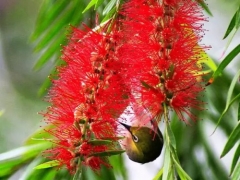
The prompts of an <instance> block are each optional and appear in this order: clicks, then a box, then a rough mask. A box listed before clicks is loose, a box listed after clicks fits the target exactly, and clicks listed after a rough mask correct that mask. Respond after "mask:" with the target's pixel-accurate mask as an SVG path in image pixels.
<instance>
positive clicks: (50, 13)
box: [31, 0, 71, 40]
mask: <svg viewBox="0 0 240 180" xmlns="http://www.w3.org/2000/svg"><path fill="white" fill-rule="evenodd" d="M69 3H71V1H66V0H61V2H59V1H56V2H55V3H54V4H53V5H52V7H51V8H48V10H47V12H45V14H44V16H43V17H39V18H40V19H39V20H37V23H36V27H35V30H34V32H33V34H32V36H31V40H36V39H37V38H39V36H41V35H42V33H43V32H44V31H45V30H46V29H48V28H49V26H51V25H52V23H53V22H54V21H55V20H56V19H57V18H58V17H59V15H60V14H61V13H62V12H63V11H64V9H65V8H66V7H67V6H68V4H69ZM45 11H46V10H45ZM40 20H41V21H40Z"/></svg>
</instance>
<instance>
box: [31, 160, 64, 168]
mask: <svg viewBox="0 0 240 180" xmlns="http://www.w3.org/2000/svg"><path fill="white" fill-rule="evenodd" d="M59 165H60V162H59V161H57V160H52V161H48V162H45V163H42V164H40V165H38V166H36V167H35V168H34V169H45V168H51V167H55V166H59Z"/></svg>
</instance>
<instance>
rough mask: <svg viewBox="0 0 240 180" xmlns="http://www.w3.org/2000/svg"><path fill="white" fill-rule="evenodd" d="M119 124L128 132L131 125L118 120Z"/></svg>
mask: <svg viewBox="0 0 240 180" xmlns="http://www.w3.org/2000/svg"><path fill="white" fill-rule="evenodd" d="M119 123H120V124H121V125H123V126H124V127H125V128H126V129H127V130H128V131H129V132H130V128H131V126H129V125H127V124H124V123H122V122H119Z"/></svg>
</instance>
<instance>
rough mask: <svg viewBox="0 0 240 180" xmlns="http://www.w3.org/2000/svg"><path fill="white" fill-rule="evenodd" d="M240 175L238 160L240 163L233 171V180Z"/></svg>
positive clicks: (237, 179)
mask: <svg viewBox="0 0 240 180" xmlns="http://www.w3.org/2000/svg"><path fill="white" fill-rule="evenodd" d="M239 177H240V161H239V162H238V165H237V167H236V169H235V170H234V172H233V175H232V180H239Z"/></svg>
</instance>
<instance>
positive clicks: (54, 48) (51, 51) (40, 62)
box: [34, 36, 65, 70]
mask: <svg viewBox="0 0 240 180" xmlns="http://www.w3.org/2000/svg"><path fill="white" fill-rule="evenodd" d="M64 39H65V36H61V37H59V38H58V39H57V40H56V41H54V42H53V43H52V44H51V45H50V46H49V47H48V50H47V51H46V52H44V53H43V55H42V56H41V57H40V58H39V59H38V61H37V63H36V64H35V66H34V70H39V69H40V68H42V67H43V65H44V64H46V63H47V62H48V60H49V59H50V58H51V57H52V56H53V55H54V54H55V53H56V51H57V50H59V49H60V44H61V43H62V42H63V40H64Z"/></svg>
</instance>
